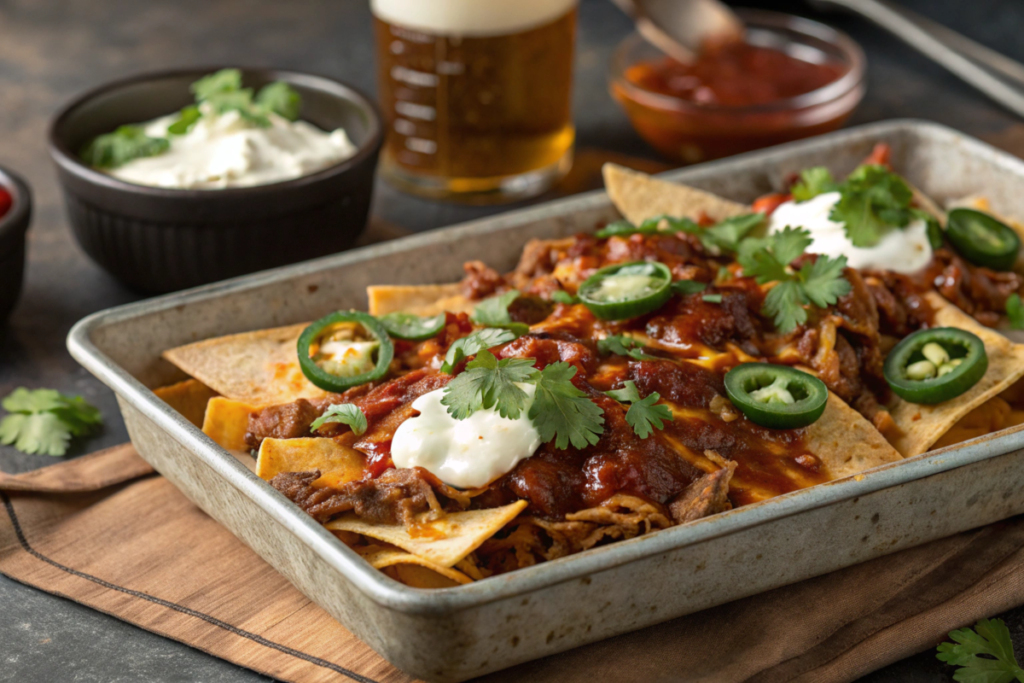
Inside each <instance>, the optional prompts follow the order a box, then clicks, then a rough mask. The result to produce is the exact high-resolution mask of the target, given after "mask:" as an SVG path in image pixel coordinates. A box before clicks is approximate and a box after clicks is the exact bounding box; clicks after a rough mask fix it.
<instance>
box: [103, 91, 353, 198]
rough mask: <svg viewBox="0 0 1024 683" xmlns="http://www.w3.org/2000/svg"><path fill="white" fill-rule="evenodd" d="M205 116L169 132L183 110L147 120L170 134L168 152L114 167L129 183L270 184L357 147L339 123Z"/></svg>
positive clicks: (154, 132)
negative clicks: (327, 126)
mask: <svg viewBox="0 0 1024 683" xmlns="http://www.w3.org/2000/svg"><path fill="white" fill-rule="evenodd" d="M201 110H202V111H203V116H202V118H200V119H199V120H198V121H196V123H195V125H193V126H192V129H191V130H190V131H189V132H188V133H186V134H185V135H170V136H169V135H167V127H168V126H169V125H171V124H172V123H174V122H175V121H176V120H177V119H178V115H177V114H172V115H170V116H164V117H161V118H159V119H156V120H154V121H150V122H149V123H146V124H143V125H144V127H145V130H146V134H147V135H149V136H151V137H166V138H168V139H169V140H170V143H171V146H170V149H168V150H167V151H166V152H164V153H163V154H158V155H156V156H152V157H144V158H142V159H133V160H132V161H129V162H128V163H127V164H124V165H123V166H119V167H118V168H115V169H113V170H111V171H110V175H112V176H114V177H115V178H120V179H121V180H125V181H127V182H129V183H136V184H138V185H150V186H152V187H167V188H177V189H219V188H225V187H247V186H251V185H267V184H269V183H276V182H280V181H283V180H291V179H292V178H299V177H301V176H304V175H309V174H310V173H315V172H316V171H320V170H322V169H324V168H327V167H328V166H333V165H334V164H336V163H339V162H341V161H344V160H345V159H348V158H349V157H351V156H352V155H354V154H355V153H356V147H355V145H353V144H352V142H351V141H350V140H349V139H348V136H347V135H346V134H345V131H344V130H342V129H341V128H339V129H338V130H335V131H333V132H330V133H328V132H325V131H322V130H320V129H319V128H317V127H316V126H314V125H312V124H310V123H307V122H305V121H289V120H288V119H286V118H284V117H282V116H278V115H277V114H270V116H269V118H270V122H271V126H270V127H269V128H259V127H257V126H254V125H252V124H251V123H249V122H247V121H245V119H243V118H242V117H241V116H240V115H239V113H238V112H236V111H229V112H226V113H224V114H220V115H218V114H216V113H214V112H212V111H210V110H209V108H208V107H206V106H203V107H201Z"/></svg>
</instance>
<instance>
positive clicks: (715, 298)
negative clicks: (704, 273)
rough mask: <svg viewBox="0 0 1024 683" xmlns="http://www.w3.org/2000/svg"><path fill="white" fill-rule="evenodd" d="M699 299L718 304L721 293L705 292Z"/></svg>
mask: <svg viewBox="0 0 1024 683" xmlns="http://www.w3.org/2000/svg"><path fill="white" fill-rule="evenodd" d="M701 299H703V300H704V301H706V302H707V303H709V304H720V303H722V295H721V294H705V295H704V296H702V297H701Z"/></svg>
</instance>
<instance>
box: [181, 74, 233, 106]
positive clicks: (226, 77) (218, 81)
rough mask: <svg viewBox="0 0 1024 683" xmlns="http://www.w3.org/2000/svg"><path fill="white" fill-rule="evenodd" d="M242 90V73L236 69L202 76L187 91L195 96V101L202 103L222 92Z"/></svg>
mask: <svg viewBox="0 0 1024 683" xmlns="http://www.w3.org/2000/svg"><path fill="white" fill-rule="evenodd" d="M241 89H242V72H241V71H239V70H238V69H221V70H220V71H217V72H215V73H212V74H209V75H208V76H203V77H202V78H200V79H199V80H198V81H196V82H194V83H193V84H192V85H191V86H189V90H191V91H192V94H193V95H195V96H196V101H198V102H202V101H203V100H208V99H210V97H212V96H214V95H217V94H219V93H224V92H234V91H236V90H241Z"/></svg>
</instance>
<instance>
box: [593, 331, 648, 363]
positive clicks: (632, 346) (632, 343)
mask: <svg viewBox="0 0 1024 683" xmlns="http://www.w3.org/2000/svg"><path fill="white" fill-rule="evenodd" d="M645 348H646V347H645V346H644V343H643V342H642V341H639V340H638V339H633V338H632V337H627V336H625V335H620V334H615V335H612V336H610V337H605V338H604V339H599V340H598V341H597V350H598V351H600V352H601V354H602V355H605V356H607V355H610V354H615V355H618V356H629V357H630V358H632V359H634V360H658V358H657V357H655V356H651V355H648V354H646V353H644V352H643V349H645Z"/></svg>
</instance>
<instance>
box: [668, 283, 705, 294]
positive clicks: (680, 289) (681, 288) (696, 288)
mask: <svg viewBox="0 0 1024 683" xmlns="http://www.w3.org/2000/svg"><path fill="white" fill-rule="evenodd" d="M707 288H708V286H707V285H706V284H705V283H703V282H697V281H696V280H676V281H675V282H673V283H672V292H673V293H674V294H678V295H679V296H686V295H688V294H698V293H700V292H703V291H704V290H705V289H707Z"/></svg>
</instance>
